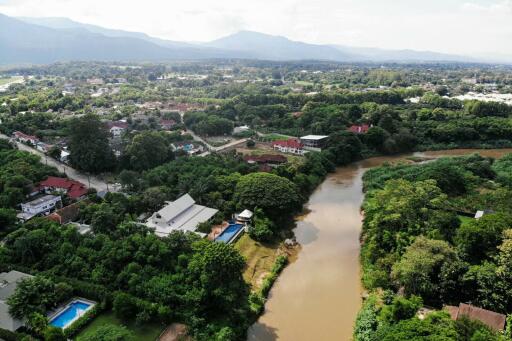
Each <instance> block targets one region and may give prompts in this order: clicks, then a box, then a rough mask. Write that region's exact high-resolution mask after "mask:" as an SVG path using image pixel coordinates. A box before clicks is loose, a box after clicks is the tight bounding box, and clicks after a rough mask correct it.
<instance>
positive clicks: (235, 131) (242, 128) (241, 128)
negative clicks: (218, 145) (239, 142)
mask: <svg viewBox="0 0 512 341" xmlns="http://www.w3.org/2000/svg"><path fill="white" fill-rule="evenodd" d="M249 129H250V128H249V126H247V125H244V126H239V127H235V128H234V129H233V134H241V133H244V132H246V131H249Z"/></svg>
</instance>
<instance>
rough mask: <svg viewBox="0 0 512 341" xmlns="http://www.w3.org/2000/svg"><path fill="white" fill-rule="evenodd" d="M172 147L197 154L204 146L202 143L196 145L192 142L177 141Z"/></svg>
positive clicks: (175, 149)
mask: <svg viewBox="0 0 512 341" xmlns="http://www.w3.org/2000/svg"><path fill="white" fill-rule="evenodd" d="M171 148H172V150H173V151H178V150H183V151H185V152H186V153H187V154H188V155H195V154H199V153H202V152H203V150H204V147H203V146H202V145H195V144H193V143H191V142H176V143H173V144H171Z"/></svg>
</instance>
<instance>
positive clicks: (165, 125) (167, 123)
mask: <svg viewBox="0 0 512 341" xmlns="http://www.w3.org/2000/svg"><path fill="white" fill-rule="evenodd" d="M175 125H176V121H175V120H163V119H162V120H160V128H162V129H164V130H171V129H172V128H173V127H174V126H175Z"/></svg>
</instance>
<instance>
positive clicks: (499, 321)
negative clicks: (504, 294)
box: [444, 303, 507, 331]
mask: <svg viewBox="0 0 512 341" xmlns="http://www.w3.org/2000/svg"><path fill="white" fill-rule="evenodd" d="M444 309H445V310H447V311H448V312H449V313H450V316H451V318H452V320H458V319H460V318H461V317H466V318H468V319H470V320H478V321H480V322H482V323H483V324H485V325H486V326H488V327H489V328H491V329H493V330H495V331H503V330H504V329H505V323H506V320H507V317H506V316H505V315H503V314H499V313H496V312H494V311H491V310H486V309H483V308H479V307H475V306H473V305H470V304H465V303H460V304H459V306H458V307H456V306H445V307H444Z"/></svg>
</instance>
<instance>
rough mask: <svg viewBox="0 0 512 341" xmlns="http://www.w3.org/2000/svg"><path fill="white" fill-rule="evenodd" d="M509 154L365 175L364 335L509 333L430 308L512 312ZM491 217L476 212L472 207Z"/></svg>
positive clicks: (492, 336) (360, 329)
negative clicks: (422, 311)
mask: <svg viewBox="0 0 512 341" xmlns="http://www.w3.org/2000/svg"><path fill="white" fill-rule="evenodd" d="M510 160H512V155H511V154H509V155H507V156H505V157H503V158H501V159H498V160H494V159H492V158H485V157H481V156H479V155H476V154H475V155H471V156H467V157H458V158H441V159H438V160H435V161H431V162H426V163H420V164H412V165H411V164H388V165H384V166H382V167H379V168H375V169H371V170H369V171H368V172H367V173H366V174H365V175H364V186H365V190H366V195H365V201H364V204H363V210H364V223H363V232H362V236H361V238H362V241H363V247H362V250H361V262H362V266H363V284H364V286H365V288H366V289H367V290H369V292H370V295H369V298H368V299H367V300H366V301H365V303H364V306H363V309H362V310H361V312H360V313H359V316H358V320H357V322H356V330H355V338H356V339H357V340H407V339H411V338H412V339H415V338H419V337H420V336H422V337H428V339H432V340H434V339H435V340H505V339H506V338H507V337H509V338H510V337H511V336H512V335H511V334H510V330H508V331H506V333H505V335H502V334H500V333H496V332H495V331H493V330H491V329H489V328H488V327H486V326H484V325H483V324H481V323H479V322H478V321H474V320H468V319H463V320H457V321H452V320H451V319H450V317H449V315H448V314H447V313H446V312H440V311H439V312H434V313H432V314H429V315H428V316H427V317H426V318H425V319H422V320H420V319H419V318H418V317H417V316H416V312H417V311H418V309H419V308H421V307H423V306H429V307H434V308H437V309H441V308H442V307H443V306H444V305H455V306H458V305H459V303H461V302H471V303H472V304H473V305H475V306H478V307H482V308H485V309H488V310H491V311H494V312H499V313H503V314H510V313H511V312H512V301H511V300H510V298H511V297H512V296H511V293H512V286H511V284H512V281H511V278H512V277H511V275H512V267H511V266H512V262H511V258H510V257H511V251H512V249H511V246H512V234H511V233H512V230H510V227H511V226H512V206H511V205H510V202H511V199H512V188H511V187H510V183H509V177H510V174H511V173H512V168H510V165H511V163H510ZM477 210H482V211H483V212H485V214H484V215H483V216H482V217H480V218H478V219H476V218H473V214H474V212H476V211H477ZM509 326H510V323H509Z"/></svg>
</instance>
